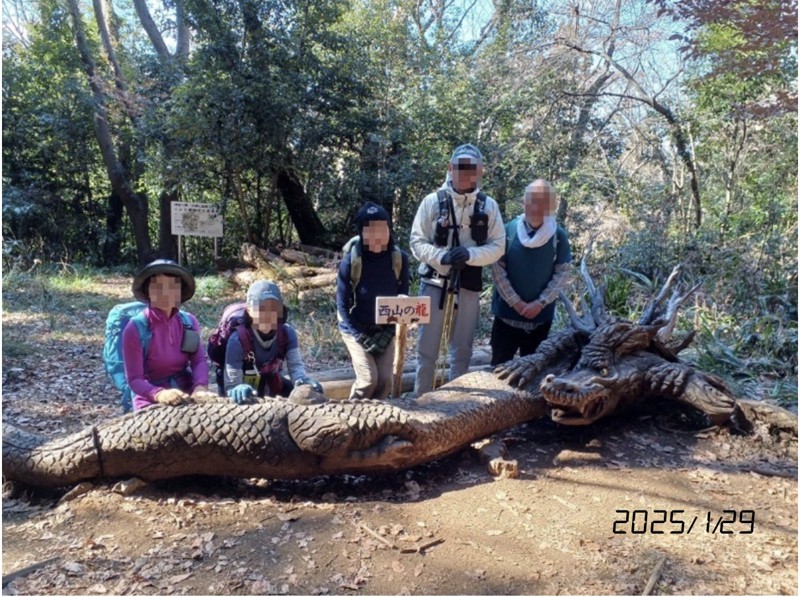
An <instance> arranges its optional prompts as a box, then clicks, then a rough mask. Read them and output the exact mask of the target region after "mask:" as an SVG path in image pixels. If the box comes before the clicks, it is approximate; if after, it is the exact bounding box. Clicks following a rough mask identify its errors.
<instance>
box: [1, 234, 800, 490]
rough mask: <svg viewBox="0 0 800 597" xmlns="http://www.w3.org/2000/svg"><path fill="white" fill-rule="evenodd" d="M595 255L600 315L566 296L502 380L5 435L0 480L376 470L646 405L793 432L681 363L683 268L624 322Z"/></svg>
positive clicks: (792, 421)
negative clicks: (550, 323)
mask: <svg viewBox="0 0 800 597" xmlns="http://www.w3.org/2000/svg"><path fill="white" fill-rule="evenodd" d="M590 250H591V247H590V249H589V250H588V251H587V255H586V256H584V260H583V264H582V266H581V271H582V274H583V277H584V280H585V282H586V285H587V288H588V289H589V295H590V298H591V301H592V305H591V307H588V306H587V305H585V304H584V308H583V316H582V317H579V316H578V315H577V313H576V312H575V309H574V308H573V307H572V305H571V304H570V303H569V301H567V300H566V299H565V298H564V297H563V296H562V299H563V300H564V302H565V304H566V307H567V311H568V313H569V316H570V319H571V321H572V326H571V327H569V328H567V329H566V330H564V331H562V332H559V333H556V334H553V335H552V336H551V337H550V338H549V339H548V340H547V341H545V342H543V343H542V344H541V345H540V347H539V349H538V350H537V351H536V353H535V354H533V355H531V356H528V357H524V358H520V359H516V360H514V361H510V362H509V363H506V364H505V365H502V366H500V367H498V368H497V369H496V370H495V372H494V373H490V372H475V373H469V374H467V375H464V376H462V377H460V378H458V379H456V380H454V381H452V382H450V383H448V384H447V385H445V386H443V387H442V388H440V389H439V390H436V391H433V392H429V393H428V394H425V395H424V396H422V397H420V399H418V400H410V401H409V400H399V401H392V402H389V403H387V402H377V401H370V400H364V401H346V402H337V401H326V400H325V399H324V398H322V397H320V396H319V395H314V394H313V391H311V390H310V387H309V386H303V389H302V391H303V392H305V393H306V396H305V398H304V397H303V396H301V395H300V394H296V395H293V396H292V397H290V399H289V400H288V401H287V400H283V399H265V400H262V401H261V402H260V403H258V404H254V405H247V406H239V405H236V404H233V403H229V402H227V401H226V400H224V399H221V400H223V401H222V402H216V403H204V404H191V405H184V406H178V407H170V406H160V405H159V406H152V407H149V408H146V409H144V410H142V411H139V412H136V413H132V414H129V415H127V416H124V417H120V418H118V419H115V420H112V421H106V422H103V423H99V424H97V425H94V426H92V427H90V428H88V429H85V430H83V431H80V432H77V433H74V434H72V435H69V436H67V437H63V438H60V439H53V440H48V439H46V438H43V437H40V436H37V435H33V434H30V433H27V432H25V431H23V430H21V429H18V428H16V427H14V426H12V425H8V424H4V425H3V475H4V476H5V477H6V479H8V480H14V481H20V482H22V483H25V484H29V485H35V486H42V487H57V486H63V485H70V484H74V483H77V482H80V481H84V480H88V479H94V478H115V477H130V476H137V477H140V478H143V479H146V480H157V479H165V478H170V477H177V476H183V475H227V476H240V477H264V478H271V479H300V478H307V477H312V476H317V475H327V474H338V473H376V472H383V471H392V470H400V469H404V468H408V467H412V466H415V465H418V464H421V463H423V462H427V461H431V460H435V459H437V458H441V457H443V456H446V455H448V454H452V453H454V452H456V451H458V450H461V449H462V448H464V447H466V446H467V445H469V444H470V443H471V442H473V441H475V440H477V439H480V438H483V437H486V436H489V435H491V434H493V433H496V432H498V431H501V430H503V429H508V428H511V427H514V426H516V425H518V424H520V423H522V422H525V421H529V420H532V419H536V418H540V417H544V416H548V415H549V416H550V417H551V419H552V420H553V421H555V422H557V423H560V424H565V425H588V424H591V423H592V422H594V421H596V420H597V419H599V418H601V417H605V416H607V415H609V414H612V413H613V412H615V411H617V410H619V409H621V408H624V407H626V406H630V405H632V404H634V403H635V402H640V401H642V400H646V399H648V398H650V397H664V398H669V399H674V400H677V401H680V402H682V403H684V404H687V405H690V406H691V407H693V408H694V409H696V410H698V411H700V412H702V413H704V414H705V415H706V416H707V417H708V419H709V421H710V422H713V423H715V424H718V425H722V424H726V423H728V422H730V423H732V424H733V425H735V426H737V427H745V428H746V427H747V425H748V423H749V422H751V421H752V420H753V419H755V418H770V423H771V424H773V425H776V426H778V427H781V428H785V429H789V430H791V431H793V432H794V434H795V435H796V434H797V418H796V416H794V415H792V414H791V413H788V412H786V411H783V412H777V411H780V410H781V409H774V408H773V409H767V410H766V411H765V410H764V408H763V407H756V406H754V405H752V403H746V402H745V401H739V402H737V401H736V400H734V398H733V397H732V396H731V394H730V392H729V391H728V390H727V389H726V387H725V384H724V383H723V382H722V380H720V379H719V378H717V377H715V376H713V375H709V374H706V373H703V372H700V371H696V370H695V369H693V368H692V367H691V366H689V365H686V364H684V363H681V362H680V361H679V359H678V357H677V354H678V352H679V351H680V350H682V349H683V348H685V347H686V346H687V345H688V343H689V342H690V341H691V336H692V334H689V336H688V338H684V339H683V340H680V341H677V342H674V341H672V340H671V338H670V336H671V334H672V330H673V329H674V324H675V318H676V314H677V309H678V307H679V306H680V305H681V304H682V303H683V302H684V301H685V300H686V298H687V297H688V296H689V294H690V293H691V292H692V291H693V290H694V289H692V290H691V291H689V292H688V293H685V294H681V293H680V292H678V291H676V292H675V293H674V294H673V296H672V298H671V299H670V300H669V301H668V302H667V306H666V309H665V310H664V309H663V302H664V300H665V299H666V296H667V294H668V293H669V289H670V287H671V286H672V285H674V283H675V281H676V280H677V277H678V268H676V270H675V271H674V272H673V275H671V276H670V278H669V279H668V281H667V283H666V284H665V287H664V289H663V290H662V291H661V292H660V293H659V294H658V295H657V296H656V297H655V298H654V299H653V300H652V301H651V303H650V304H649V305H648V306H647V307H646V308H645V311H644V313H643V315H642V317H641V319H640V320H639V322H637V323H632V322H630V321H624V320H614V319H612V318H610V317H608V316H607V315H606V313H605V309H604V306H603V291H602V288H599V289H598V288H597V287H596V286H595V285H594V283H593V282H592V280H591V278H590V277H589V275H588V272H587V270H586V266H585V264H586V257H587V256H588V253H589V252H590ZM662 311H664V312H663V316H662ZM745 406H746V408H745Z"/></svg>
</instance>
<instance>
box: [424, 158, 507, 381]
mask: <svg viewBox="0 0 800 597" xmlns="http://www.w3.org/2000/svg"><path fill="white" fill-rule="evenodd" d="M482 176H483V155H481V152H480V150H478V148H477V147H475V146H474V145H471V144H467V145H460V146H459V147H457V148H456V149H455V151H453V154H452V156H451V158H450V162H449V163H448V165H447V178H446V180H445V183H444V185H442V187H441V188H440V189H439V190H438V191H436V192H434V193H431V194H429V195H428V196H426V197H425V198H424V199H423V200H422V203H421V204H420V206H419V208H418V209H417V214H416V216H415V217H414V223H413V225H412V228H411V242H410V245H411V252H412V254H413V255H414V257H416V258H417V259H418V260H419V261H420V262H421V264H420V268H419V273H420V275H421V276H422V285H421V287H420V296H429V297H431V319H430V323H428V324H425V325H422V326H420V329H419V338H418V343H417V376H416V381H415V384H414V394H415V396H419V395H421V394H424V393H425V392H428V391H430V390H431V389H432V388H433V378H434V373H435V367H436V359H437V356H438V349H439V339H440V338H441V336H442V327H443V324H444V311H443V309H442V308H441V305H442V304H444V301H443V300H442V293H444V292H446V291H447V287H448V283H449V282H450V278H451V276H450V272H451V268H457V269H458V275H457V276H455V278H456V280H455V283H456V284H457V287H458V299H457V300H458V308H457V309H456V310H455V315H454V320H453V326H452V332H451V335H450V347H449V361H450V374H449V379H450V380H452V379H455V378H456V377H458V376H460V375H462V374H464V373H466V372H467V368H468V367H469V361H470V358H471V357H472V345H473V342H474V339H475V330H476V328H477V325H478V315H479V298H480V292H481V290H482V270H483V267H484V266H488V265H491V264H492V263H494V262H495V261H497V260H498V259H500V257H502V256H503V252H504V251H505V244H506V232H505V228H504V226H503V219H502V216H501V215H500V210H499V208H498V206H497V202H496V201H495V200H494V199H492V198H491V197H489V196H488V195H486V194H484V193H483V192H481V190H480V184H481V178H482Z"/></svg>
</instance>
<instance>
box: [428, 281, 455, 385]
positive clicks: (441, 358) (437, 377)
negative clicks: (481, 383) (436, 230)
mask: <svg viewBox="0 0 800 597" xmlns="http://www.w3.org/2000/svg"><path fill="white" fill-rule="evenodd" d="M460 271H461V270H459V269H458V268H456V267H454V268H452V269H451V270H450V276H449V278H448V279H447V285H446V286H444V285H443V286H442V292H443V293H446V294H447V297H446V298H445V302H444V319H443V321H442V335H441V336H439V352H438V358H437V359H436V369H435V371H434V375H433V389H434V390H435V389H436V388H438V387H439V386H441V385H444V383H445V381H446V380H447V357H448V355H449V353H450V335H451V333H452V331H453V319H454V316H455V310H456V297H457V296H458V286H459V273H460Z"/></svg>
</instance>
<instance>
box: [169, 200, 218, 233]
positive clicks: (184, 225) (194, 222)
mask: <svg viewBox="0 0 800 597" xmlns="http://www.w3.org/2000/svg"><path fill="white" fill-rule="evenodd" d="M171 205H172V234H175V235H177V236H207V237H214V238H220V237H222V214H221V213H219V206H217V205H214V204H210V203H185V202H182V201H173V202H172V204H171Z"/></svg>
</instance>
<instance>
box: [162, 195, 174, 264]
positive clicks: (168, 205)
mask: <svg viewBox="0 0 800 597" xmlns="http://www.w3.org/2000/svg"><path fill="white" fill-rule="evenodd" d="M177 200H178V192H177V191H163V192H162V193H161V195H160V196H159V198H158V213H159V227H158V256H159V257H160V258H162V259H177V258H178V240H177V238H176V237H175V236H174V235H173V234H172V202H173V201H177Z"/></svg>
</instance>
